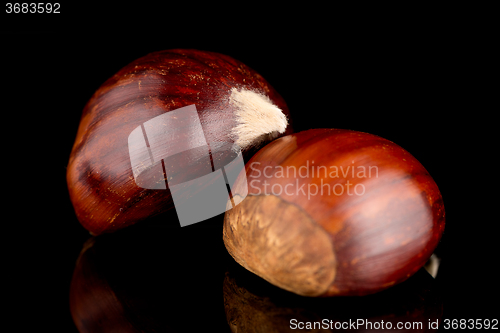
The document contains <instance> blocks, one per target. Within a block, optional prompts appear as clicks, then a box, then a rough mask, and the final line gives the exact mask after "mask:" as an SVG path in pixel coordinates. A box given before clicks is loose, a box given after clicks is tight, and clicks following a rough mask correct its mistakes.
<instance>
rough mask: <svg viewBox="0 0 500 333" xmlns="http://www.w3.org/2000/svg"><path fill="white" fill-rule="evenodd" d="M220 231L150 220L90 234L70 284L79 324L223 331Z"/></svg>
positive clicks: (84, 327)
mask: <svg viewBox="0 0 500 333" xmlns="http://www.w3.org/2000/svg"><path fill="white" fill-rule="evenodd" d="M220 223H221V221H219V225H220ZM176 224H177V225H178V221H176ZM221 232H222V231H221V228H220V227H219V228H214V227H204V226H203V225H202V224H200V225H199V226H196V225H195V226H189V227H185V228H180V227H177V228H164V227H160V226H148V227H147V228H134V227H131V228H130V229H129V230H127V229H125V230H120V231H118V232H116V233H114V234H111V235H101V236H97V237H94V238H91V239H89V240H88V241H87V242H86V244H85V246H84V247H83V249H82V251H81V253H80V256H79V258H78V260H77V262H76V266H75V270H74V273H73V278H72V282H71V287H70V310H71V315H72V317H73V320H74V322H75V325H76V326H77V328H78V330H79V331H80V332H82V333H83V332H92V333H97V332H181V333H184V332H203V331H206V330H207V329H214V330H215V331H217V332H229V330H228V327H227V323H226V321H225V317H224V307H223V299H222V294H221V287H222V282H223V278H224V271H225V268H224V266H223V260H221V258H224V257H225V256H227V254H226V251H225V248H224V245H223V243H222V240H221Z"/></svg>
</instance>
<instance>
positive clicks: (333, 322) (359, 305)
mask: <svg viewBox="0 0 500 333" xmlns="http://www.w3.org/2000/svg"><path fill="white" fill-rule="evenodd" d="M223 293H224V307H225V312H226V319H227V322H228V324H229V327H230V329H231V331H232V332H233V333H235V332H238V333H254V332H255V333H256V332H266V333H267V332H269V333H275V332H276V333H278V332H334V331H339V330H343V329H344V330H349V331H352V332H356V331H357V332H410V331H411V332H431V331H436V329H432V327H433V326H431V327H429V326H430V323H433V324H434V323H436V320H439V319H440V318H441V316H442V312H443V303H442V298H441V295H440V294H439V292H438V290H437V286H436V281H435V280H434V279H433V278H432V276H431V275H429V273H427V271H425V269H421V270H419V271H418V272H417V273H416V274H415V275H413V276H412V277H411V278H409V279H408V280H407V281H405V282H403V283H401V284H400V285H397V286H394V287H392V288H389V289H387V290H385V291H382V292H380V293H377V294H373V295H368V296H360V297H333V298H308V297H303V296H298V295H295V294H293V293H289V292H287V291H284V290H282V289H279V288H277V287H275V286H273V285H271V284H269V283H268V282H266V281H265V280H263V279H261V278H259V277H258V276H256V275H254V274H252V273H250V272H248V271H246V270H245V269H244V268H242V267H241V266H239V265H238V264H236V263H234V262H233V263H231V264H230V265H229V269H228V271H227V272H226V276H225V279H224V286H223ZM358 319H360V320H364V323H366V324H363V323H361V322H360V325H359V326H356V325H353V326H351V324H350V323H352V322H356V321H357V320H358ZM367 322H370V323H371V325H370V324H368V323H367ZM308 323H309V324H308ZM314 323H316V324H314ZM382 323H383V324H382ZM398 323H401V324H399V325H403V326H402V328H401V329H398ZM417 323H421V326H420V325H419V324H417ZM314 325H316V327H314ZM404 325H407V328H409V325H412V327H411V328H409V329H405V327H404ZM434 328H437V327H434Z"/></svg>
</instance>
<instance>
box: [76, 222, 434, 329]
mask: <svg viewBox="0 0 500 333" xmlns="http://www.w3.org/2000/svg"><path fill="white" fill-rule="evenodd" d="M163 218H165V219H167V218H171V219H172V220H175V214H170V215H168V214H167V215H165V216H163ZM155 222H156V223H157V224H154V223H149V224H148V225H144V226H140V227H132V228H130V229H126V230H122V231H119V232H116V233H115V234H111V235H103V236H99V237H92V238H89V239H88V240H87V241H86V242H85V244H84V246H83V249H82V251H81V253H80V255H79V257H78V259H77V260H76V265H75V270H74V272H73V277H72V281H71V287H70V309H71V314H72V318H73V320H74V321H75V323H76V326H77V327H78V329H79V330H80V332H110V331H113V330H116V329H117V328H119V330H120V331H121V332H201V331H204V330H208V329H210V330H213V331H217V332H293V331H297V329H299V328H304V329H306V328H307V327H308V326H307V325H313V326H311V327H314V325H316V329H317V330H312V331H314V332H316V331H317V332H331V331H333V330H335V329H340V328H349V329H353V328H354V327H355V330H354V331H360V332H362V331H365V330H366V329H367V328H368V329H370V328H371V327H375V328H374V329H376V328H377V327H378V328H379V329H380V328H381V327H382V328H383V327H388V326H389V327H393V328H397V327H398V326H397V325H405V324H406V325H417V326H414V328H415V329H416V330H417V331H421V332H424V331H428V328H429V325H430V323H435V322H436V320H440V319H441V318H442V315H443V299H442V295H441V294H440V292H439V288H438V286H437V283H436V281H435V280H434V279H433V278H432V277H431V276H430V275H429V274H428V273H427V271H425V270H423V269H422V270H420V271H419V272H418V273H417V274H415V275H414V276H413V277H411V278H410V279H409V280H407V281H406V282H404V283H402V284H400V285H398V286H395V287H393V288H390V289H388V290H386V291H383V292H380V293H378V294H374V295H369V296H365V297H338V298H308V297H302V296H298V295H295V294H292V293H289V292H287V291H284V290H282V289H279V288H277V287H274V286H273V285H271V284H269V283H268V282H266V281H264V280H263V279H261V278H259V277H257V276H256V275H254V274H252V273H250V272H249V271H247V270H246V269H244V268H242V267H241V266H240V265H238V264H237V263H236V262H235V261H234V260H233V259H232V258H231V257H230V256H229V254H228V253H227V251H226V250H225V248H224V245H223V242H222V234H221V232H220V230H219V228H216V227H203V225H201V224H199V225H198V226H197V227H196V226H192V227H184V228H179V227H175V226H174V225H173V224H170V225H169V224H168V223H162V222H161V221H160V219H156V221H155ZM215 222H221V216H219V217H218V218H217V219H214V220H212V221H208V222H207V223H208V224H210V223H215ZM359 320H363V321H359ZM353 321H354V322H356V325H355V326H353V325H354V324H353ZM315 323H316V324H315ZM369 325H372V326H369ZM373 325H375V326H373ZM380 325H382V326H380ZM419 325H421V326H419ZM305 331H307V330H305Z"/></svg>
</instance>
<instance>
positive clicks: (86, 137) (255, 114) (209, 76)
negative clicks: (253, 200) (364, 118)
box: [67, 49, 291, 235]
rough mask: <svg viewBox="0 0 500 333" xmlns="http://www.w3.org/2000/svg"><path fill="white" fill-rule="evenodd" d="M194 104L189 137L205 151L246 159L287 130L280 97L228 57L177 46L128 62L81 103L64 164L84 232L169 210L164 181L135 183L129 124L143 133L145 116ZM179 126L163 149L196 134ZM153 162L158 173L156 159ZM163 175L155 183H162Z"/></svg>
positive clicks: (112, 227) (95, 232)
mask: <svg viewBox="0 0 500 333" xmlns="http://www.w3.org/2000/svg"><path fill="white" fill-rule="evenodd" d="M193 105H194V107H195V111H196V112H197V113H198V117H199V123H200V124H201V130H198V131H197V132H196V135H199V136H201V137H203V140H206V142H207V144H206V145H205V146H203V147H206V146H207V145H208V149H209V150H210V149H211V151H212V153H213V152H214V147H217V146H220V145H223V144H226V143H229V144H236V145H237V146H239V149H241V151H242V153H243V157H244V158H247V159H248V158H249V157H250V156H251V154H252V153H253V152H255V150H256V147H259V145H262V143H264V142H268V141H269V140H271V139H273V138H275V137H278V136H280V135H284V134H288V133H291V128H290V126H288V127H287V123H288V119H287V116H288V114H289V113H288V108H287V106H286V104H285V102H284V101H283V99H282V98H281V97H280V95H279V94H278V93H277V92H276V91H275V90H274V89H273V88H272V87H271V86H270V84H269V83H268V82H267V81H266V80H265V79H264V78H263V77H262V76H261V75H259V74H258V73H257V72H255V71H254V70H252V69H251V68H249V67H248V66H246V65H245V64H243V63H241V62H239V61H237V60H235V59H233V58H231V57H229V56H225V55H222V54H218V53H214V52H205V51H198V50H182V49H176V50H167V51H161V52H155V53H151V54H149V55H146V56H144V57H142V58H140V59H138V60H136V61H133V62H132V63H130V64H129V65H127V66H125V67H124V68H123V69H121V70H120V71H119V72H118V73H116V74H115V75H114V76H113V77H111V78H110V79H108V80H107V81H106V82H105V83H104V84H103V85H102V86H101V87H100V88H99V89H98V90H97V91H96V92H95V94H94V95H93V96H92V98H91V99H90V100H89V102H88V103H87V105H86V106H85V108H84V110H83V114H82V117H81V121H80V125H79V128H78V132H77V135H76V139H75V143H74V146H73V149H72V151H71V155H70V159H69V163H68V168H67V183H68V188H69V194H70V198H71V201H72V203H73V206H74V208H75V212H76V215H77V218H78V219H79V221H80V223H81V224H82V225H83V226H84V227H85V228H86V229H87V230H89V231H90V232H91V234H93V235H98V234H101V233H104V232H112V231H115V230H118V229H121V228H124V227H126V226H128V225H131V224H134V223H136V222H137V221H139V220H143V219H145V218H148V217H150V216H153V215H157V214H159V213H162V212H165V211H167V210H169V209H171V208H173V203H172V197H171V193H170V191H169V188H168V186H167V188H166V189H165V187H164V188H163V189H165V190H157V189H151V188H145V187H141V186H138V184H137V183H136V182H135V181H134V180H135V177H136V175H135V174H134V172H133V170H132V169H133V168H132V165H131V157H130V156H129V147H128V138H129V135H131V133H132V131H134V130H139V132H140V133H139V134H141V135H142V132H141V131H140V130H141V126H143V128H144V126H145V123H146V122H148V121H150V120H151V119H156V118H157V117H159V116H161V115H164V114H165V113H167V112H171V111H175V110H179V109H181V108H184V107H192V106H193ZM144 130H146V131H147V129H144ZM178 132H180V133H181V134H180V135H179V136H176V137H175V138H172V141H171V142H169V143H168V145H167V144H166V143H164V142H161V143H159V149H163V150H164V151H163V153H164V155H168V153H169V151H168V149H170V148H169V147H176V146H178V145H179V144H182V143H185V142H186V141H189V140H192V141H193V140H198V137H193V136H191V134H189V133H188V134H186V133H187V132H183V131H181V130H178ZM200 132H201V133H200ZM142 140H144V139H142ZM176 140H177V141H176ZM146 144H147V143H146ZM148 147H149V146H148ZM196 147H198V146H196ZM172 154H173V153H172ZM205 157H206V156H205ZM151 159H152V160H153V158H151ZM153 162H154V163H155V164H154V165H155V170H160V171H161V167H162V165H161V164H160V161H156V160H154V161H153ZM181 162H182V161H181ZM191 162H192V161H191ZM195 162H196V161H194V162H193V163H191V164H192V165H196V163H195ZM161 163H163V162H161ZM192 165H188V166H187V167H192ZM164 169H165V168H164ZM166 173H167V172H166V171H163V173H162V174H161V175H160V176H161V177H159V176H157V177H156V178H154V181H158V182H162V183H163V184H165V182H166V179H167V176H168V175H166ZM159 178H161V179H159Z"/></svg>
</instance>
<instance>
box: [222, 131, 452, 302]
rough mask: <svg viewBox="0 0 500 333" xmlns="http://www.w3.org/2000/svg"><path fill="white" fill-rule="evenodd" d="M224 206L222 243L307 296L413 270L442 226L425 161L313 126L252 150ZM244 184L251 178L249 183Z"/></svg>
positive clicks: (381, 281) (366, 290)
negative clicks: (232, 198)
mask: <svg viewBox="0 0 500 333" xmlns="http://www.w3.org/2000/svg"><path fill="white" fill-rule="evenodd" d="M243 175H244V173H243V172H242V173H241V174H240V177H239V178H238V180H237V182H236V185H235V186H234V187H233V195H239V194H238V193H239V192H241V191H242V189H244V188H245V187H247V188H248V196H247V197H246V198H245V200H243V202H242V203H240V204H239V205H238V206H236V207H235V208H234V209H232V210H230V211H228V212H226V215H225V220H224V234H223V238H224V243H225V245H226V248H227V250H228V251H229V253H230V254H231V255H232V256H233V258H234V259H235V260H236V261H237V262H238V263H240V264H241V265H242V266H243V267H245V268H247V269H248V270H250V271H251V272H253V273H255V274H257V275H259V276H260V277H262V278H264V279H265V280H267V281H269V282H270V283H272V284H274V285H276V286H278V287H281V288H283V289H285V290H288V291H291V292H294V293H297V294H299V295H304V296H334V295H365V294H370V293H374V292H377V291H380V290H383V289H386V288H388V287H390V286H392V285H395V284H398V283H400V282H402V281H404V280H406V279H407V278H408V277H410V276H411V275H413V274H414V273H415V272H417V271H418V270H419V269H420V268H421V267H422V266H423V265H424V264H425V263H426V261H427V260H428V258H429V257H430V256H431V254H432V253H433V251H434V249H435V247H436V246H437V244H438V242H439V240H440V238H441V235H442V233H443V230H444V225H445V222H444V221H445V219H444V216H445V212H444V206H443V200H442V197H441V194H440V192H439V189H438V187H437V185H436V183H435V182H434V180H433V179H432V177H431V176H430V175H429V173H428V172H427V171H426V170H425V168H424V167H423V166H422V165H421V164H420V163H419V162H418V161H417V160H416V159H415V158H414V157H413V156H412V155H410V154H409V153H408V152H407V151H406V150H404V149H403V148H401V147H400V146H398V145H396V144H394V143H393V142H391V141H389V140H386V139H383V138H381V137H378V136H375V135H372V134H367V133H361V132H356V131H351V130H340V129H314V130H308V131H304V132H300V133H296V134H291V135H288V136H285V137H282V138H279V139H277V140H275V141H273V142H271V143H270V144H268V145H267V146H265V147H264V148H262V149H261V150H260V151H259V152H258V153H257V154H255V155H254V156H253V157H252V158H251V160H250V161H249V162H248V163H247V164H246V179H245V177H242V176H243ZM245 185H246V186H245Z"/></svg>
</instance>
